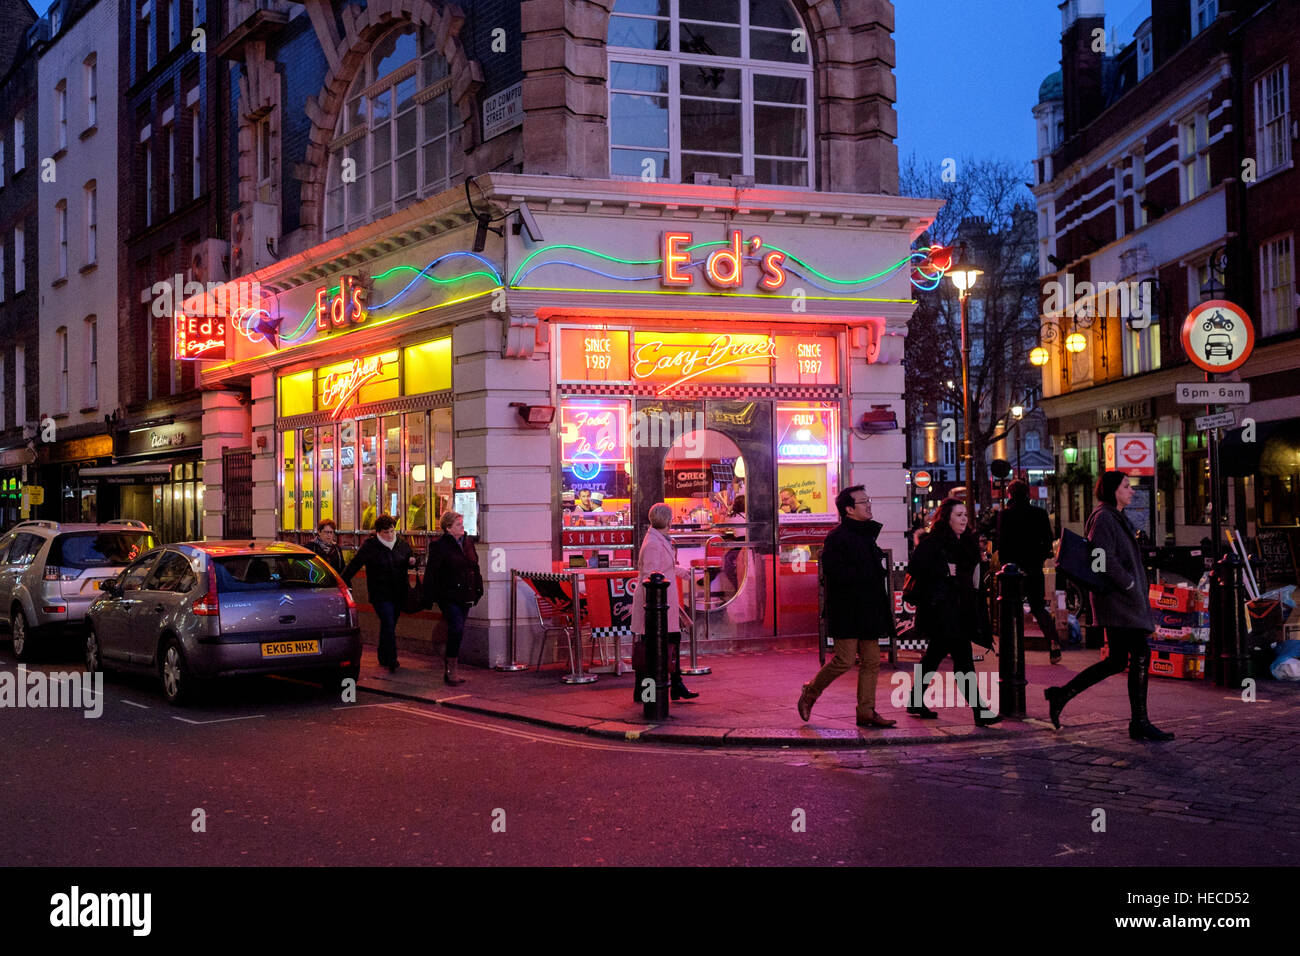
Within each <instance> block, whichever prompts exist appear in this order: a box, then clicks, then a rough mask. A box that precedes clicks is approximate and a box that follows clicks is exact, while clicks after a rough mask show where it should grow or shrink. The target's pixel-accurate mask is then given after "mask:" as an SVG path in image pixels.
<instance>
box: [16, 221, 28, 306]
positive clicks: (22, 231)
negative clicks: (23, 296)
mask: <svg viewBox="0 0 1300 956" xmlns="http://www.w3.org/2000/svg"><path fill="white" fill-rule="evenodd" d="M26 289H27V229H26V227H25V226H24V225H23V224H22V223H21V222H20V223H16V224H15V225H14V295H17V294H18V293H19V292H24V291H26Z"/></svg>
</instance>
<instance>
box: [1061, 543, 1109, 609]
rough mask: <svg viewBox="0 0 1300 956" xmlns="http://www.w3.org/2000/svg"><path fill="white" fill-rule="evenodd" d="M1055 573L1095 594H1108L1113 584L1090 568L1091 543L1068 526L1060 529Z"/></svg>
mask: <svg viewBox="0 0 1300 956" xmlns="http://www.w3.org/2000/svg"><path fill="white" fill-rule="evenodd" d="M1056 573H1057V574H1059V575H1061V576H1062V577H1064V578H1066V579H1067V580H1070V581H1073V582H1074V583H1075V584H1077V585H1078V586H1079V587H1081V588H1084V589H1085V590H1088V591H1092V592H1093V593H1095V594H1109V593H1110V592H1111V591H1114V590H1115V588H1114V586H1113V585H1112V584H1111V583H1110V581H1108V580H1107V579H1106V578H1104V577H1102V576H1101V575H1100V574H1098V573H1097V572H1096V571H1094V570H1093V569H1092V544H1091V543H1090V542H1089V541H1088V539H1087V538H1084V537H1081V536H1080V535H1077V534H1075V533H1074V532H1073V531H1071V530H1070V529H1069V528H1063V529H1062V530H1061V546H1060V547H1059V548H1058V549H1057V551H1056Z"/></svg>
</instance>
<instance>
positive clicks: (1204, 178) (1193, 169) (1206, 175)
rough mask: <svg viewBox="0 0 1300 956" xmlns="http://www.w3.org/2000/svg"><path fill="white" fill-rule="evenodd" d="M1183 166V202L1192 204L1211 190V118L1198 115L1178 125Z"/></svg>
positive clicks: (1205, 115)
mask: <svg viewBox="0 0 1300 956" xmlns="http://www.w3.org/2000/svg"><path fill="white" fill-rule="evenodd" d="M1178 149H1179V162H1180V163H1181V164H1182V176H1181V179H1182V183H1181V187H1180V188H1181V192H1182V199H1181V200H1180V201H1181V202H1191V201H1192V200H1193V199H1195V198H1196V197H1197V196H1200V195H1202V194H1204V193H1206V192H1208V191H1209V189H1210V116H1209V114H1208V113H1197V114H1196V115H1195V116H1191V117H1188V118H1187V119H1186V120H1184V121H1183V122H1181V123H1179V124H1178Z"/></svg>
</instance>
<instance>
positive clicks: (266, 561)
mask: <svg viewBox="0 0 1300 956" xmlns="http://www.w3.org/2000/svg"><path fill="white" fill-rule="evenodd" d="M100 587H101V589H102V590H103V592H104V593H103V595H102V596H101V597H100V599H99V600H98V601H96V602H95V603H94V604H93V605H92V606H91V608H90V611H89V612H88V613H87V615H86V619H87V621H88V622H89V624H90V629H89V632H88V633H87V635H86V670H87V671H89V672H91V673H93V672H95V671H98V670H101V669H102V670H109V669H121V670H135V671H145V672H151V673H154V674H157V675H158V676H159V678H160V679H161V680H162V687H163V696H165V697H166V698H167V700H169V701H170V702H172V703H181V702H183V701H184V700H186V699H187V698H189V697H190V696H191V695H192V694H193V692H194V685H195V683H196V682H201V681H204V680H206V679H208V678H215V677H229V676H234V675H240V674H267V673H282V672H287V671H306V670H311V671H323V672H325V674H326V677H327V681H328V686H331V687H333V686H338V685H339V684H340V683H341V682H342V681H343V680H345V679H347V678H351V679H353V680H355V679H356V678H357V675H358V674H359V673H360V669H361V628H360V625H359V621H358V618H357V605H356V602H355V601H353V599H352V592H351V591H349V590H348V587H347V585H346V584H344V583H343V579H342V578H340V577H339V576H338V574H336V573H335V571H334V569H333V568H331V567H330V566H329V565H328V564H326V563H325V562H324V561H322V560H321V559H320V557H318V556H317V555H316V554H315V553H314V552H312V551H309V550H307V549H306V548H301V547H299V546H298V545H296V544H287V543H284V542H279V541H260V542H259V541H251V542H250V541H239V542H233V541H203V542H189V543H185V544H169V545H166V546H165V547H160V548H155V549H154V550H152V551H149V552H147V553H146V554H144V555H142V556H141V557H140V558H139V559H138V560H136V561H134V562H132V563H131V564H130V565H128V566H127V567H126V568H125V569H124V570H123V571H122V572H121V574H119V575H118V576H117V577H116V578H115V579H113V580H111V581H104V582H103V583H102V584H101V585H100Z"/></svg>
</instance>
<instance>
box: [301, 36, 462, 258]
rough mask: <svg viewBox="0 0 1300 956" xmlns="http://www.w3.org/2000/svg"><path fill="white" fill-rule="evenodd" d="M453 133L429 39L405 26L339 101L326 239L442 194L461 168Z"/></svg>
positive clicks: (445, 72)
mask: <svg viewBox="0 0 1300 956" xmlns="http://www.w3.org/2000/svg"><path fill="white" fill-rule="evenodd" d="M460 128H461V120H460V111H459V109H457V107H456V105H455V104H454V103H453V102H452V99H451V76H450V69H449V67H448V65H447V61H446V60H444V59H443V58H442V57H441V56H440V55H439V54H438V53H437V51H436V49H435V46H434V36H433V34H432V33H431V32H430V31H428V30H426V29H423V28H421V29H420V30H418V31H417V30H416V28H415V27H413V26H407V27H403V28H400V29H398V30H394V31H393V32H392V33H389V34H388V35H387V36H386V37H384V38H383V39H382V40H380V41H379V42H378V43H377V44H375V46H374V48H373V49H372V50H371V52H370V55H369V56H368V57H367V58H366V61H365V63H364V64H363V66H362V67H361V69H360V70H359V71H358V73H357V76H356V79H355V80H353V82H352V86H351V88H350V89H349V90H348V93H347V96H346V97H345V98H344V104H343V110H342V113H341V115H340V116H339V122H338V126H337V127H336V129H335V138H334V141H333V142H332V143H331V144H330V157H329V171H328V175H327V177H326V184H325V233H326V235H335V234H337V233H340V232H342V231H343V230H344V229H351V228H355V227H356V226H359V225H361V224H362V223H365V222H368V221H370V220H372V219H376V218H378V217H380V216H385V215H387V214H389V213H391V212H393V211H394V210H396V209H400V208H401V207H403V206H405V205H407V204H408V203H411V202H413V201H415V200H416V199H417V198H419V197H421V196H428V195H432V194H434V193H439V192H442V191H443V190H444V189H447V188H448V187H449V186H450V185H451V184H452V183H453V182H455V181H456V180H457V179H459V177H460V175H461V172H462V170H463V168H464V159H465V154H464V151H463V150H462V149H461V147H460Z"/></svg>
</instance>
